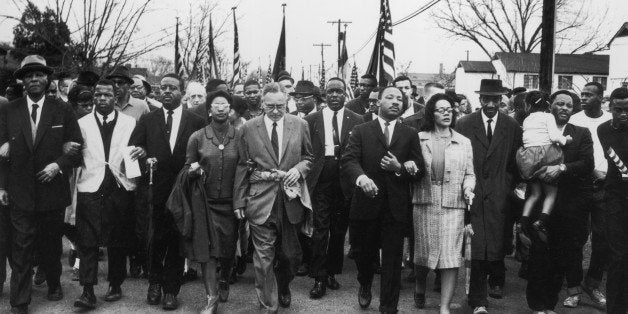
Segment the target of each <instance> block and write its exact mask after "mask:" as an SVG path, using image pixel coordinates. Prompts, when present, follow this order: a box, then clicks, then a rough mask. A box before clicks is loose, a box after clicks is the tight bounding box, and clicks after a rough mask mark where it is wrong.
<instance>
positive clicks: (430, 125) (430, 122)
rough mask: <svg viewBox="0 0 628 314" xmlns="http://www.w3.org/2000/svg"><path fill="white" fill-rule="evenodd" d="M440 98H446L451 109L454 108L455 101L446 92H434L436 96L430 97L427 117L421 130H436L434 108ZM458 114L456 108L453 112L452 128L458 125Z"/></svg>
mask: <svg viewBox="0 0 628 314" xmlns="http://www.w3.org/2000/svg"><path fill="white" fill-rule="evenodd" d="M440 100H446V101H447V102H448V103H449V106H450V107H451V109H454V101H453V100H452V99H451V98H450V97H449V96H447V95H445V94H434V96H432V97H430V100H428V101H427V104H425V117H424V119H425V120H424V121H425V123H423V127H422V128H421V131H434V130H435V129H436V125H435V124H434V123H435V120H434V109H436V103H437V102H438V101H440ZM457 116H458V114H457V113H456V111H455V110H452V112H451V125H450V126H449V127H450V128H452V129H453V128H454V127H455V126H456V117H457Z"/></svg>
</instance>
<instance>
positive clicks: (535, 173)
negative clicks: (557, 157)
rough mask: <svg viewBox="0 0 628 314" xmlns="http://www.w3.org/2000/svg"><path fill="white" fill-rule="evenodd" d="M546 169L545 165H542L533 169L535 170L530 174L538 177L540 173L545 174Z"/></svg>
mask: <svg viewBox="0 0 628 314" xmlns="http://www.w3.org/2000/svg"><path fill="white" fill-rule="evenodd" d="M546 170H547V166H543V167H541V168H539V170H537V171H535V172H534V173H533V174H532V177H533V178H540V177H541V176H542V175H544V174H545V171H546Z"/></svg>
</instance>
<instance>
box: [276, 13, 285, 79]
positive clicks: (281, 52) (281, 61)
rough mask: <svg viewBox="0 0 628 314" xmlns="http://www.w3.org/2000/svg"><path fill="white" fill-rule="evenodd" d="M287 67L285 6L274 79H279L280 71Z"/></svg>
mask: <svg viewBox="0 0 628 314" xmlns="http://www.w3.org/2000/svg"><path fill="white" fill-rule="evenodd" d="M285 69H286V7H285V4H284V7H283V22H282V23H281V35H280V36H279V46H277V54H276V55H275V65H274V66H273V79H274V80H275V81H277V79H279V72H281V71H283V70H285Z"/></svg>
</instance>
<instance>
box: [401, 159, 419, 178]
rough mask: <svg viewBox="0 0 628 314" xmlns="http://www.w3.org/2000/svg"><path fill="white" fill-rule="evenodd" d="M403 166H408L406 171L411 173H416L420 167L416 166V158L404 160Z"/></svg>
mask: <svg viewBox="0 0 628 314" xmlns="http://www.w3.org/2000/svg"><path fill="white" fill-rule="evenodd" d="M403 167H404V168H406V171H407V172H408V173H409V174H411V175H415V174H416V173H417V172H419V167H417V166H416V163H415V162H414V160H408V161H406V162H404V163H403Z"/></svg>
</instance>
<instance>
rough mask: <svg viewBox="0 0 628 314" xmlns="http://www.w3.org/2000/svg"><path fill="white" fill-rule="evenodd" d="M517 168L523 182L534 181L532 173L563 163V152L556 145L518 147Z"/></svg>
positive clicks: (534, 177)
mask: <svg viewBox="0 0 628 314" xmlns="http://www.w3.org/2000/svg"><path fill="white" fill-rule="evenodd" d="M516 160H517V166H518V167H519V172H520V173H521V177H522V178H523V179H524V180H532V179H536V176H534V173H535V172H536V171H537V170H539V169H541V167H543V166H554V165H559V164H561V163H562V162H563V150H562V149H560V147H558V146H557V145H554V144H548V145H543V146H530V147H527V148H526V147H520V148H519V150H517V157H516Z"/></svg>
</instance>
